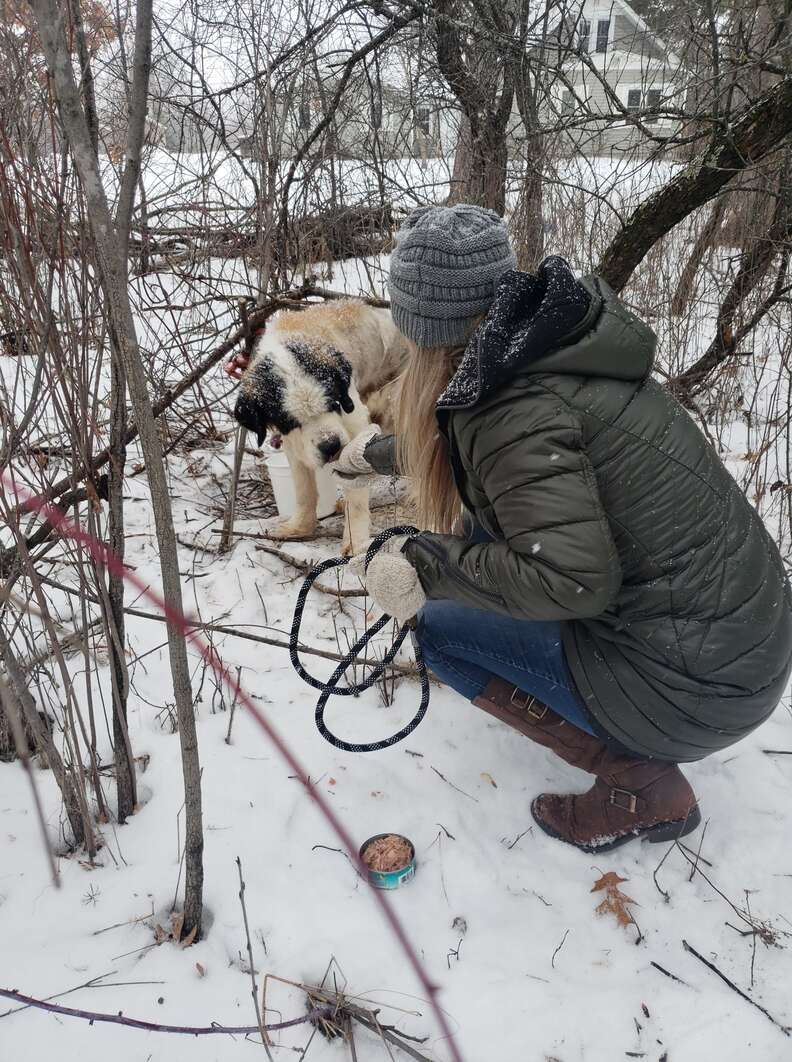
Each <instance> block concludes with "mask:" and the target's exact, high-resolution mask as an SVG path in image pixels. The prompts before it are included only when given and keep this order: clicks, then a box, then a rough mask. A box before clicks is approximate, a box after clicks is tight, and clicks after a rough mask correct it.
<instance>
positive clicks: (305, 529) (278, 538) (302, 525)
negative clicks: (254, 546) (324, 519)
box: [264, 520, 319, 542]
mask: <svg viewBox="0 0 792 1062" xmlns="http://www.w3.org/2000/svg"><path fill="white" fill-rule="evenodd" d="M318 526H319V525H318V524H317V523H316V521H314V523H312V524H310V523H308V522H306V521H304V520H303V521H299V522H297V521H296V520H281V521H280V522H279V523H277V524H275V525H274V526H273V527H268V528H266V529H265V531H264V534H265V535H266V536H267V538H271V539H273V540H274V541H275V542H299V541H300V540H301V539H305V538H313V537H314V535H315V534H316V530H317V527H318Z"/></svg>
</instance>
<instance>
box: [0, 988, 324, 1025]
mask: <svg viewBox="0 0 792 1062" xmlns="http://www.w3.org/2000/svg"><path fill="white" fill-rule="evenodd" d="M0 996H2V997H3V998H4V999H13V1000H14V1001H15V1002H17V1003H24V1004H25V1006H28V1007H35V1008H36V1009H37V1010H47V1011H49V1012H50V1013H51V1014H63V1015H65V1016H66V1017H68V1018H82V1019H83V1021H89V1022H90V1023H91V1025H93V1024H94V1022H107V1023H108V1024H110V1025H126V1026H127V1027H128V1028H130V1029H145V1030H147V1031H148V1032H163V1033H181V1034H182V1035H184V1036H213V1035H216V1034H225V1035H228V1036H231V1035H236V1036H250V1035H252V1034H253V1033H257V1032H260V1031H261V1030H260V1028H259V1026H258V1025H160V1024H159V1023H158V1022H154V1021H141V1019H140V1018H127V1017H126V1016H125V1015H124V1014H122V1013H120V1012H119V1013H118V1014H99V1013H97V1012H96V1011H92V1010H77V1009H76V1007H62V1006H60V1005H59V1004H58V1003H47V1001H46V1000H44V999H34V997H33V996H26V995H23V993H22V992H16V991H13V990H12V989H10V988H0ZM331 1009H332V1008H330V1007H314V1009H313V1010H311V1011H309V1012H308V1013H307V1014H305V1015H302V1016H301V1017H299V1018H292V1019H291V1020H290V1021H277V1022H274V1023H273V1024H271V1025H265V1026H264V1028H265V1029H266V1030H267V1032H275V1031H276V1030H278V1029H291V1028H293V1027H294V1026H295V1025H303V1024H304V1023H305V1022H307V1021H316V1020H317V1019H318V1018H324V1017H326V1016H327V1014H328V1013H329V1012H330V1011H331Z"/></svg>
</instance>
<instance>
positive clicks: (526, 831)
mask: <svg viewBox="0 0 792 1062" xmlns="http://www.w3.org/2000/svg"><path fill="white" fill-rule="evenodd" d="M531 830H533V826H529V827H528V829H527V830H523V832H522V833H518V834H517V836H516V837H515V838H514V840H513V841H512V842H511V844H507V845H506V848H507V849H508V851H511V850H512V848H514V846H515V845H516V844H517V842H518V841H519V840H520V838H521V837H525V835H526V833H530V832H531ZM504 840H505V838H504Z"/></svg>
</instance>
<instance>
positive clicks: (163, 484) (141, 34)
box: [31, 0, 203, 935]
mask: <svg viewBox="0 0 792 1062" xmlns="http://www.w3.org/2000/svg"><path fill="white" fill-rule="evenodd" d="M31 7H32V9H33V11H34V13H35V15H36V19H37V23H38V32H39V35H40V37H41V42H42V46H43V49H44V54H45V57H46V61H47V69H48V72H49V75H50V77H51V78H52V82H53V87H54V90H55V95H56V99H57V102H58V109H59V112H60V116H61V122H62V124H63V130H64V133H65V135H66V137H67V139H68V143H69V147H70V150H71V153H72V156H73V158H74V161H75V164H76V166H77V171H78V173H79V175H80V181H81V184H82V189H83V193H84V195H85V202H86V211H87V216H88V219H89V222H90V225H91V231H92V233H93V238H94V244H95V248H96V260H97V267H98V269H99V273H100V277H101V281H102V288H103V292H104V296H105V298H106V300H107V310H108V316H109V324H110V329H111V335H112V340H113V345H114V347H115V348H116V349H117V351H118V352H119V354H120V357H121V358H122V360H123V364H124V368H125V370H126V374H127V382H128V386H129V394H130V398H131V401H132V406H133V409H134V411H135V419H136V421H137V425H138V429H139V431H140V439H141V444H142V447H143V453H144V455H145V459H146V468H147V473H148V479H149V484H150V487H151V497H152V504H153V509H154V519H155V524H156V529H157V540H158V546H159V551H160V565H161V571H162V582H163V592H164V594H165V596H166V598H167V600H168V601H169V602H170V603H171V604H172V606H173V607H174V608H176V609H181V600H182V597H181V582H180V579H179V562H178V551H177V547H176V537H175V533H174V529H173V517H172V514H171V507H170V499H169V494H168V485H167V480H166V477H165V468H164V464H163V460H162V447H161V444H160V439H159V435H158V433H157V429H156V424H155V421H154V418H153V415H152V411H151V402H150V399H149V394H148V388H147V384H146V376H145V371H144V368H143V362H142V359H141V357H140V351H139V348H138V343H137V335H136V329H135V321H134V318H133V316H132V311H131V307H130V304H129V295H128V291H127V282H126V281H127V265H126V260H125V253H124V252H125V248H126V245H127V240H128V227H129V222H128V220H125V218H124V214H119V218H118V224H116V223H115V222H114V220H113V218H112V216H111V214H110V209H109V206H108V203H107V199H106V196H105V192H104V189H103V187H102V182H101V177H100V173H99V167H98V163H97V157H96V154H95V153H94V150H93V146H92V143H91V134H90V129H89V126H88V122H87V120H86V116H85V111H84V109H83V106H82V104H81V101H80V96H79V89H78V86H77V84H76V82H75V80H74V73H73V69H72V64H71V58H70V55H69V50H68V48H67V46H66V38H65V32H66V25H65V22H64V17H63V15H64V13H63V11H62V10H59V9H58V7H57V5H56V4H55V3H54V0H33V2H32V3H31ZM150 48H151V0H141V2H140V3H138V5H137V11H136V31H135V53H136V54H135V62H134V66H135V75H136V76H135V79H134V82H133V86H132V93H131V99H130V138H129V143H128V151H129V158H128V166H129V167H130V170H128V172H131V176H130V178H129V191H127V192H126V195H127V197H128V205H127V206H126V207H125V213H126V217H127V219H128V217H129V214H131V202H132V198H133V195H134V192H133V189H134V187H135V183H136V177H137V171H136V167H137V166H138V165H139V157H138V153H139V151H140V147H141V145H142V139H143V126H144V122H145V113H146V98H147V81H148V71H149V56H150ZM168 645H169V651H170V663H171V673H172V675H173V689H174V697H175V699H176V708H177V713H178V718H179V740H180V742H181V749H182V770H183V773H184V788H185V811H186V839H185V868H186V885H185V905H184V914H185V918H184V931H185V933H188V934H189V933H195V934H196V935H197V934H198V933H200V927H201V912H202V903H203V901H202V889H203V858H202V857H203V829H202V813H201V772H200V762H199V759H198V740H197V735H196V729H195V716H194V712H193V704H192V694H191V689H190V675H189V668H188V664H187V651H186V645H185V642H184V637H183V635H182V634H181V633H180V632H179V630H178V629H177V628H176V627H175V626H173V625H172V624H169V625H168Z"/></svg>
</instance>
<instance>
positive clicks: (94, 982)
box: [0, 923, 126, 1018]
mask: <svg viewBox="0 0 792 1062" xmlns="http://www.w3.org/2000/svg"><path fill="white" fill-rule="evenodd" d="M124 924H126V923H124ZM114 973H117V971H116V970H110V972H109V973H106V974H99V976H98V977H92V978H91V980H90V981H84V982H83V983H82V984H81V985H75V987H74V988H67V989H66V990H65V991H64V992H55V993H54V994H53V995H51V996H45V997H44V1001H45V1002H47V1003H48V1002H49V1001H50V1000H51V999H62V998H63V996H70V995H71V994H72V992H79V991H80V989H82V988H106V987H108V986H107V985H99V984H97V982H98V981H102V980H104V978H105V977H112V976H113V974H114ZM29 1006H30V1004H29V1003H26V1004H25V1005H24V1006H22V1007H11V1009H10V1010H4V1011H3V1013H2V1014H0V1018H7V1017H8V1015H9V1014H18V1013H19V1012H20V1011H21V1010H27V1008H28V1007H29Z"/></svg>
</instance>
